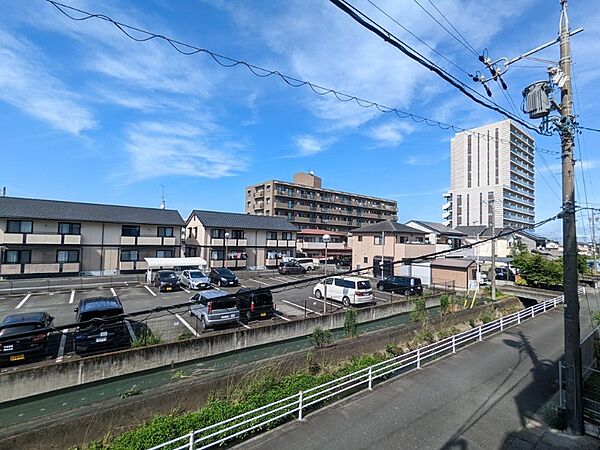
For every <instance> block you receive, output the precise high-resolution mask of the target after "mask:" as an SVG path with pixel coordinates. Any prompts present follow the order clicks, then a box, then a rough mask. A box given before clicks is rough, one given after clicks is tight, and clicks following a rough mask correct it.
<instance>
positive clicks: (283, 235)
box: [281, 231, 292, 241]
mask: <svg viewBox="0 0 600 450" xmlns="http://www.w3.org/2000/svg"><path fill="white" fill-rule="evenodd" d="M281 239H283V240H284V241H291V240H292V233H290V232H289V231H284V232H283V233H281Z"/></svg>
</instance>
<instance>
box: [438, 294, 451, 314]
mask: <svg viewBox="0 0 600 450" xmlns="http://www.w3.org/2000/svg"><path fill="white" fill-rule="evenodd" d="M449 310H450V297H449V296H448V294H442V295H441V296H440V313H441V314H442V316H445V315H446V314H448V311H449Z"/></svg>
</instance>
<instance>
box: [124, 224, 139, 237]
mask: <svg viewBox="0 0 600 450" xmlns="http://www.w3.org/2000/svg"><path fill="white" fill-rule="evenodd" d="M139 235H140V227H139V226H137V225H123V226H122V227H121V236H139Z"/></svg>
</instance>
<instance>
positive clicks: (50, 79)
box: [0, 29, 95, 134]
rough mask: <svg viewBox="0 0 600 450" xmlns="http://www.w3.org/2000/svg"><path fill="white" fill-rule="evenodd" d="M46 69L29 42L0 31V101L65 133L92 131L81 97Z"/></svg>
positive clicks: (93, 121) (39, 54)
mask: <svg viewBox="0 0 600 450" xmlns="http://www.w3.org/2000/svg"><path fill="white" fill-rule="evenodd" d="M47 66H48V64H47V61H46V60H45V58H44V57H43V56H42V55H41V52H40V50H38V49H37V48H36V47H35V46H33V45H32V44H31V43H30V42H28V41H26V40H24V39H22V38H19V37H17V36H15V35H12V33H9V32H7V31H5V30H3V29H0V100H2V101H4V102H6V103H9V104H11V105H13V106H14V107H16V108H18V109H20V110H21V111H23V112H24V113H25V114H29V115H31V116H33V117H36V118H38V119H40V120H43V121H45V122H48V123H50V124H51V125H52V126H53V127H54V128H57V129H59V130H63V131H66V132H68V133H72V134H79V133H81V132H82V131H84V130H88V129H90V128H93V127H94V126H95V120H94V117H93V114H92V112H91V111H90V110H89V108H87V107H86V106H85V105H84V103H83V101H82V99H81V97H80V96H79V95H77V94H75V93H74V92H72V91H71V90H70V89H69V87H68V86H66V85H65V84H64V83H63V82H61V81H60V80H59V79H58V78H57V77H56V76H54V75H53V74H52V73H51V71H49V70H48V69H47Z"/></svg>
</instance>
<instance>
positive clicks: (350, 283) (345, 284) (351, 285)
mask: <svg viewBox="0 0 600 450" xmlns="http://www.w3.org/2000/svg"><path fill="white" fill-rule="evenodd" d="M335 285H336V286H339V287H342V288H348V289H355V288H356V285H355V284H354V281H350V280H344V279H343V278H336V279H335Z"/></svg>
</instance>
